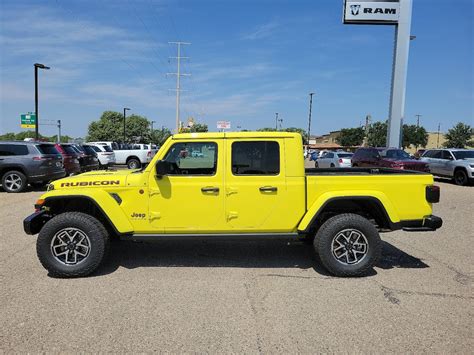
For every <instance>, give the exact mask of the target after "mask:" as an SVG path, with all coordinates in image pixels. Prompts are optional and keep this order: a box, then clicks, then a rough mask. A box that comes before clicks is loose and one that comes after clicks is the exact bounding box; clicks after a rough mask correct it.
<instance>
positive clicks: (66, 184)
mask: <svg viewBox="0 0 474 355" xmlns="http://www.w3.org/2000/svg"><path fill="white" fill-rule="evenodd" d="M104 185H120V180H104V181H75V182H63V183H61V187H75V186H104Z"/></svg>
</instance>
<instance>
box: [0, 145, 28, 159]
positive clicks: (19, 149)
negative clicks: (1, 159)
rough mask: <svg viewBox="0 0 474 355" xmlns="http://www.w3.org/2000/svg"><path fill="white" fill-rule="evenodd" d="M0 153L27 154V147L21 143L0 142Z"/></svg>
mask: <svg viewBox="0 0 474 355" xmlns="http://www.w3.org/2000/svg"><path fill="white" fill-rule="evenodd" d="M0 155H1V156H12V155H28V147H27V146H26V145H22V144H0Z"/></svg>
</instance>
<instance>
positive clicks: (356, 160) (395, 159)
mask: <svg viewBox="0 0 474 355" xmlns="http://www.w3.org/2000/svg"><path fill="white" fill-rule="evenodd" d="M352 166H353V167H358V166H360V167H383V168H393V169H406V170H417V171H423V172H429V168H428V164H426V163H425V162H421V161H419V160H416V159H413V158H412V157H410V155H409V154H408V153H407V152H405V151H403V150H402V149H398V148H359V149H357V150H356V152H355V154H354V155H353V156H352Z"/></svg>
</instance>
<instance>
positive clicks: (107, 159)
mask: <svg viewBox="0 0 474 355" xmlns="http://www.w3.org/2000/svg"><path fill="white" fill-rule="evenodd" d="M87 144H88V145H89V146H91V147H92V149H94V151H95V152H96V153H97V159H99V164H100V167H101V168H105V169H107V168H109V167H110V166H112V165H114V164H115V153H114V151H113V150H112V148H110V147H109V146H108V145H103V144H95V143H87Z"/></svg>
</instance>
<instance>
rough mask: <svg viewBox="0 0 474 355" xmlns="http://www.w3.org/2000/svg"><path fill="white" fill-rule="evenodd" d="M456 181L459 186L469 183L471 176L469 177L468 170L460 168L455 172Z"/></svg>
mask: <svg viewBox="0 0 474 355" xmlns="http://www.w3.org/2000/svg"><path fill="white" fill-rule="evenodd" d="M453 180H454V183H455V184H456V185H459V186H466V185H467V184H469V178H468V177H467V173H466V171H464V170H463V169H458V170H456V171H455V172H454V179H453Z"/></svg>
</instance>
